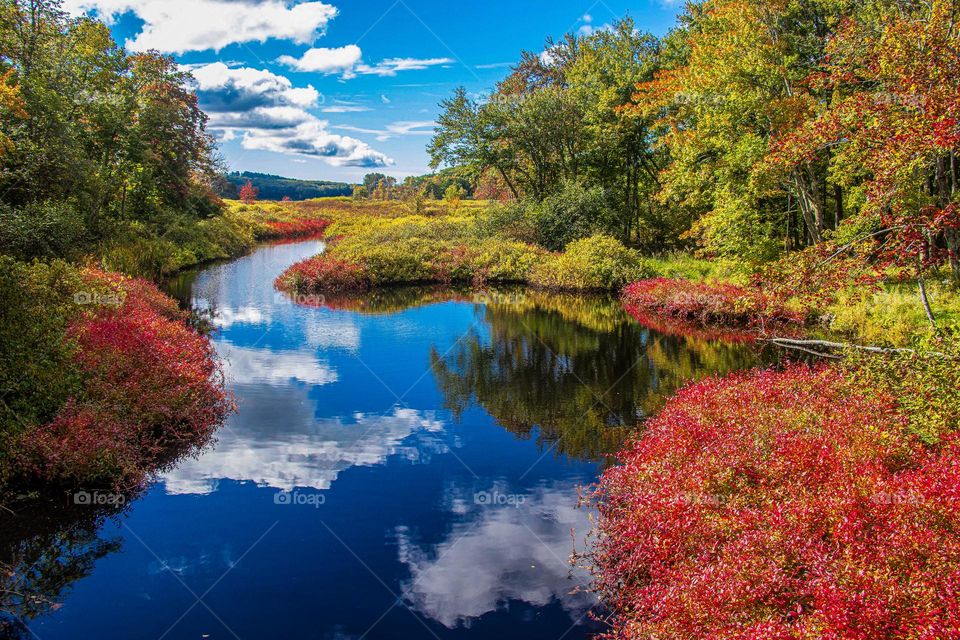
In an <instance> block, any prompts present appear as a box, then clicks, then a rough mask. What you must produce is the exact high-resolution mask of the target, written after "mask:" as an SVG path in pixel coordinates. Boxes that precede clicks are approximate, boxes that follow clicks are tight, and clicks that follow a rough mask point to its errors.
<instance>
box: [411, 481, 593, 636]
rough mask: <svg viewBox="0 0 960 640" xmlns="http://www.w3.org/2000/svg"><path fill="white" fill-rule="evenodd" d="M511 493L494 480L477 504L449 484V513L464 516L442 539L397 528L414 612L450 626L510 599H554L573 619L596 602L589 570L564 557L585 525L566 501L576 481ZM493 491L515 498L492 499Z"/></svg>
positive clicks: (540, 603) (584, 517) (536, 602)
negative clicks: (423, 538) (424, 540)
mask: <svg viewBox="0 0 960 640" xmlns="http://www.w3.org/2000/svg"><path fill="white" fill-rule="evenodd" d="M511 491H512V490H511V489H509V488H508V487H507V486H505V485H494V486H493V487H492V488H491V489H490V490H489V491H485V492H483V493H482V494H480V495H484V496H488V498H487V500H486V501H484V502H482V503H480V504H478V501H477V494H474V493H466V492H464V491H461V490H458V489H457V488H455V487H450V488H449V489H448V505H449V507H450V508H451V512H452V513H453V514H460V515H462V514H464V513H465V512H466V513H467V514H468V518H467V520H466V521H464V522H461V523H459V524H457V525H456V526H455V527H453V529H452V531H451V532H450V535H449V536H448V537H447V538H446V539H445V540H444V541H442V542H440V543H437V544H432V545H421V544H419V543H418V542H417V541H416V540H415V539H414V536H413V534H412V533H411V531H410V530H409V529H408V528H406V527H402V528H400V529H398V531H397V537H398V540H399V550H400V557H401V560H402V561H403V562H404V563H405V564H406V565H407V566H408V567H409V568H410V574H411V579H410V580H409V581H407V582H406V583H405V584H404V587H403V595H404V597H405V598H407V599H408V600H409V601H410V602H411V603H412V605H413V606H414V607H415V608H416V610H417V611H418V612H420V613H422V614H423V615H426V616H429V617H430V618H431V619H433V620H436V621H438V622H440V623H441V624H443V625H444V626H445V627H447V628H450V629H453V628H456V627H458V626H461V625H462V626H466V627H469V626H470V624H471V622H472V621H473V620H475V619H477V618H480V617H481V616H483V615H484V614H487V613H489V612H492V611H497V610H499V609H503V608H504V607H507V606H509V604H510V603H511V602H517V601H519V602H523V603H526V604H528V605H532V606H534V607H545V606H547V605H550V604H551V603H559V605H560V606H561V607H562V609H563V610H564V611H565V612H566V613H567V614H568V615H569V616H570V619H571V620H581V619H583V618H584V616H585V614H586V613H587V612H588V611H589V610H590V609H591V608H592V607H594V606H595V605H596V604H597V602H596V598H595V596H594V595H593V594H592V593H590V592H589V591H588V590H587V586H588V584H589V583H588V580H589V576H588V575H587V574H586V572H585V571H584V570H582V569H577V570H575V571H574V570H572V568H571V565H570V562H569V557H570V554H571V550H572V549H573V542H574V541H573V538H572V536H571V532H574V533H575V534H576V535H578V537H579V545H580V548H582V547H583V544H584V540H583V538H584V536H585V533H586V532H587V531H589V530H590V521H589V517H588V514H587V512H586V511H585V510H583V509H578V508H576V505H575V503H574V502H573V501H571V496H575V495H576V487H575V486H573V485H571V484H553V485H551V486H546V487H542V486H541V487H536V488H534V489H533V490H532V491H531V492H530V493H525V494H524V493H521V494H516V493H511ZM498 496H503V497H506V498H512V499H505V500H502V501H501V503H500V504H496V502H497V497H498Z"/></svg>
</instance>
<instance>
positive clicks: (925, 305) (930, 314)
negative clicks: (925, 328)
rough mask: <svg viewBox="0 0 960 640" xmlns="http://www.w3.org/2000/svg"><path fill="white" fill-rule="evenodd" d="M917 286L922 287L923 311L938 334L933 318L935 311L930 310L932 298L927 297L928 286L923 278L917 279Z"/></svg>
mask: <svg viewBox="0 0 960 640" xmlns="http://www.w3.org/2000/svg"><path fill="white" fill-rule="evenodd" d="M917 284H918V285H919V286H920V301H921V302H922V303H923V311H924V313H926V314H927V320H929V321H930V328H931V329H933V332H934V333H936V332H937V321H936V319H935V318H934V317H933V309H931V308H930V298H928V297H927V285H926V283H924V281H923V276H918V277H917Z"/></svg>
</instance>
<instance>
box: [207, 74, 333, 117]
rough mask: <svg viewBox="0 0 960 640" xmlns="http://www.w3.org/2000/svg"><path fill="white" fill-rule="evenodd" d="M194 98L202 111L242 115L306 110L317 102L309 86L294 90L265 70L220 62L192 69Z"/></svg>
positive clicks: (315, 94) (279, 77)
mask: <svg viewBox="0 0 960 640" xmlns="http://www.w3.org/2000/svg"><path fill="white" fill-rule="evenodd" d="M190 72H191V73H192V74H193V77H194V79H195V80H196V90H197V95H198V97H199V98H200V102H201V104H202V106H203V108H204V110H206V111H208V112H211V111H212V112H218V111H221V112H222V111H244V110H247V109H252V108H256V107H278V106H290V107H299V108H301V109H306V108H310V107H314V106H316V105H317V104H318V102H319V101H320V98H321V96H320V92H319V91H317V90H316V89H314V88H313V86H312V85H307V86H306V87H294V86H293V83H292V82H291V81H290V79H289V78H286V77H284V76H280V75H277V74H275V73H272V72H270V71H267V70H266V69H252V68H249V67H239V68H233V67H228V66H227V65H225V64H223V63H222V62H213V63H210V64H205V65H194V66H192V67H191V69H190Z"/></svg>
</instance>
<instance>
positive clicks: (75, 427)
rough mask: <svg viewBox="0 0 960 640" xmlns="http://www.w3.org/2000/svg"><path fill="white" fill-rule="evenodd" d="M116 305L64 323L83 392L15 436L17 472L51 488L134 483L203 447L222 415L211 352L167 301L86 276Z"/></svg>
mask: <svg viewBox="0 0 960 640" xmlns="http://www.w3.org/2000/svg"><path fill="white" fill-rule="evenodd" d="M86 278H87V280H88V282H90V283H91V285H92V286H98V287H104V286H106V287H108V288H110V289H111V290H112V291H114V292H115V293H116V294H117V298H118V299H122V300H123V303H122V305H119V306H112V307H111V306H103V307H97V308H95V309H94V310H93V311H90V312H87V313H84V314H81V315H80V316H79V317H78V319H77V320H76V321H74V323H73V324H72V326H71V327H70V335H71V337H72V338H73V339H74V340H75V341H76V344H77V352H76V354H77V355H76V359H77V365H78V368H79V370H80V372H81V374H82V376H83V378H84V391H83V393H82V394H80V395H79V396H77V397H74V398H72V399H71V400H70V401H69V402H68V403H67V405H66V406H65V407H64V408H63V410H62V411H61V412H60V414H59V415H58V416H57V418H56V419H55V420H54V421H53V422H52V423H51V424H49V425H45V426H41V427H35V428H33V429H31V430H28V431H27V432H26V433H25V434H24V435H23V436H22V442H21V456H22V458H23V461H24V464H25V466H26V467H27V468H29V469H32V470H33V472H34V473H36V474H37V475H39V476H41V477H43V478H45V479H47V480H49V481H54V482H78V483H105V484H124V485H130V484H135V483H137V482H139V481H141V480H142V479H143V477H144V476H145V475H146V474H148V473H150V472H151V471H152V470H154V469H155V468H156V467H157V466H158V465H161V464H163V463H164V462H166V460H167V458H168V457H169V456H175V455H177V454H178V453H182V451H183V450H184V449H188V448H190V447H192V446H195V445H198V444H201V443H203V442H205V441H206V440H207V439H208V438H209V437H210V436H211V435H212V433H213V431H214V429H215V428H216V427H217V426H218V425H219V424H220V423H221V422H222V421H223V419H224V418H225V417H226V415H227V414H228V413H229V412H230V411H231V410H232V401H231V400H230V398H229V397H228V396H227V394H226V393H225V391H224V389H223V384H222V381H221V380H220V379H218V373H219V372H218V368H217V366H216V361H215V360H214V353H213V349H212V347H211V345H210V343H209V341H208V340H207V338H205V337H204V336H201V335H199V334H198V333H196V332H195V331H193V330H191V329H190V328H189V327H188V326H187V325H186V324H185V323H184V319H185V318H184V316H183V314H182V313H181V312H180V310H179V309H178V308H177V305H176V303H175V302H174V301H173V300H171V299H170V298H168V297H166V296H164V295H163V294H162V293H161V292H160V291H159V290H158V289H157V288H156V287H155V286H153V285H152V284H149V283H147V282H145V281H142V280H132V279H125V278H123V277H121V276H118V275H116V274H107V273H104V272H100V271H95V270H89V271H88V272H87V273H86Z"/></svg>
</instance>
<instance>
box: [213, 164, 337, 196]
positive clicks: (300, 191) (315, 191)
mask: <svg viewBox="0 0 960 640" xmlns="http://www.w3.org/2000/svg"><path fill="white" fill-rule="evenodd" d="M247 180H249V181H250V182H252V183H253V186H255V187H256V188H257V189H258V190H259V192H260V193H259V196H258V197H259V198H260V199H261V200H283V198H284V197H288V198H290V199H291V200H309V199H311V198H328V197H333V196H349V195H351V194H352V193H353V185H352V184H347V183H345V182H330V181H327V180H297V179H295V178H284V177H282V176H274V175H270V174H268V173H256V172H253V171H244V172H242V173H241V172H233V173H228V174H227V175H226V180H225V181H224V182H223V183H222V186H221V187H220V191H221V193H220V194H219V195H220V196H221V197H223V198H231V199H235V198H237V197H238V195H239V193H240V187H242V186H243V185H244V184H245V183H246V182H247Z"/></svg>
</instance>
